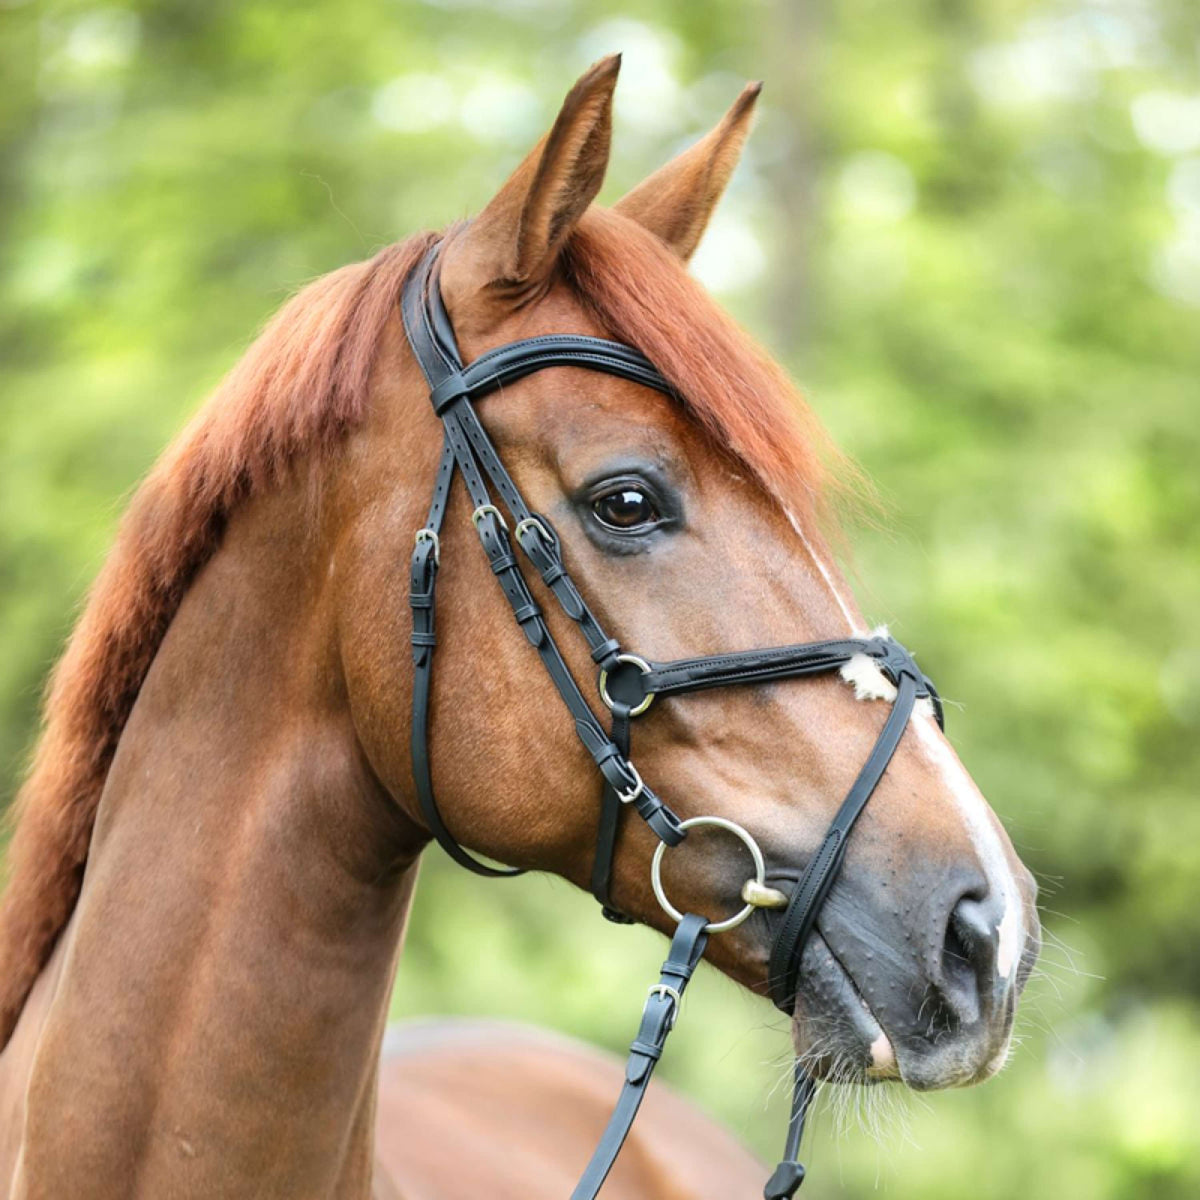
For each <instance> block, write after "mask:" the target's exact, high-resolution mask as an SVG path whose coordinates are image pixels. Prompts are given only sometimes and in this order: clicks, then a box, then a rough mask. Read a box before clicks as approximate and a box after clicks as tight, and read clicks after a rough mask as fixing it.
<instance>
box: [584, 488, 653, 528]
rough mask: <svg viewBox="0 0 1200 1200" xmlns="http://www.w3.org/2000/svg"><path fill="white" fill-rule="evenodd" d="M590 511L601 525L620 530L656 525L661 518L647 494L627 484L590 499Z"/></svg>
mask: <svg viewBox="0 0 1200 1200" xmlns="http://www.w3.org/2000/svg"><path fill="white" fill-rule="evenodd" d="M592 512H593V513H594V514H595V517H596V520H597V521H599V522H600V524H601V525H604V526H606V527H607V528H609V529H616V530H620V531H621V532H628V531H630V530H632V529H640V528H642V527H643V526H647V525H657V524H658V522H659V521H660V520H661V519H662V517H661V515H660V514H659V511H658V509H657V508H656V507H655V506H654V502H653V501H652V500H651V499H650V498H649V496H647V495H646V493H645V492H643V491H642V490H641V489H640V488H636V487H633V486H631V485H628V484H627V485H625V486H623V487H619V488H614V489H613V490H612V491H611V492H605V494H604V495H603V496H598V497H597V498H596V499H595V500H593V501H592Z"/></svg>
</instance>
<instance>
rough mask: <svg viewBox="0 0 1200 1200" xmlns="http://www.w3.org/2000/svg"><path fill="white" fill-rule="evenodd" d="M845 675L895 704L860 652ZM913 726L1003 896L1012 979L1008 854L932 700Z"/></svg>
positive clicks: (1020, 934) (1002, 962) (1020, 935)
mask: <svg viewBox="0 0 1200 1200" xmlns="http://www.w3.org/2000/svg"><path fill="white" fill-rule="evenodd" d="M788 520H789V521H790V522H791V524H792V528H793V529H794V530H795V531H796V534H797V536H798V537H799V538H800V540H801V541H802V542H803V543H804V548H805V549H806V550H807V551H808V553H809V557H810V558H811V559H812V560H813V562H814V563H815V564H816V568H817V570H818V571H819V572H820V574H821V578H822V579H823V580H824V581H825V583H826V586H827V587H828V588H829V591H830V593H831V595H832V596H833V599H834V600H835V601H836V603H837V606H838V608H840V609H841V611H842V615H843V616H844V617H845V618H846V624H847V625H848V626H849V627H850V635H851V637H866V636H867V633H866V630H865V629H864V628H863V627H862V626H861V625H860V624H859V623H858V622H857V621H856V620H855V619H854V613H853V610H852V609H851V608H850V606H849V604H847V603H846V601H845V600H844V599H843V597H842V596H841V594H840V593H839V592H838V589H837V586H836V584H835V583H834V581H833V574H832V573H831V572H830V570H829V568H828V567H826V566H825V564H824V563H823V562H822V561H821V559H820V558H819V557H818V555H817V553H816V551H815V550H814V549H813V546H812V543H811V542H810V541H809V540H808V538H806V537H805V536H804V530H803V529H801V528H800V525H799V523H798V522H797V521H796V519H795V517H793V516H792V514H791V513H788ZM875 633H876V634H877V635H880V636H886V635H887V626H880V627H879V628H878V629H877V630H875ZM840 673H841V676H842V678H843V679H844V680H846V682H847V683H849V684H852V685H853V687H854V695H855V698H856V699H858V700H889V701H890V700H894V699H895V698H896V689H895V687H894V686H893V685H892V683H891V682H890V681H889V680H888V679H887V677H886V676H885V675H884V674H883V672H882V671H880V670H879V668H878V667H877V666H876V665H875V663H874V661H873V660H872V659H871V658H869V657H868V656H867V655H865V654H863V655H858V654H856V655H855V656H854V657H853V658H852V659H851V660H850V661H849V662H848V663H846V665H845V666H844V667H842V669H841V672H840ZM912 726H913V729H914V731H915V732H916V735H917V741H918V744H919V746H920V749H921V751H922V752H923V753H924V755H925V757H926V759H927V760H928V761H929V762H931V763H932V765H933V766H934V767H936V768H937V770H938V773H939V774H940V775H941V777H942V781H943V782H944V783H945V785H946V787H947V789H948V790H949V792H950V794H951V795H952V796H953V797H954V798H955V800H956V801H957V802H958V807H959V810H960V811H961V813H962V815H963V820H964V821H965V822H966V826H967V831H968V833H969V834H970V836H971V844H972V845H973V846H974V847H975V853H976V854H977V855H978V856H979V862H980V865H981V866H982V867H983V870H984V874H985V876H986V878H987V881H988V887H989V888H991V889H994V891H995V894H996V895H998V896H999V897H1000V903H1001V906H1002V907H1001V910H1000V911H1001V917H1000V922H999V924H998V925H997V927H996V928H997V932H998V945H997V950H996V970H997V971H998V972H999V973H1000V976H1001V977H1002V978H1004V979H1008V978H1010V977H1011V975H1012V973H1013V970H1014V968H1015V967H1016V964H1017V959H1018V957H1019V954H1020V948H1021V946H1022V944H1023V942H1024V916H1023V913H1022V909H1021V902H1020V894H1019V892H1018V889H1017V881H1016V879H1015V878H1014V876H1013V873H1012V867H1011V866H1010V865H1009V861H1008V856H1007V855H1006V854H1005V853H1004V847H1003V846H1002V845H1001V842H1000V837H999V834H998V833H997V832H996V827H995V824H994V822H993V819H992V817H991V813H990V812H989V810H988V806H987V801H986V800H984V798H983V795H982V793H981V792H980V791H979V788H977V787H976V786H975V781H974V780H973V779H972V778H971V776H970V775H968V774H967V769H966V768H965V767H964V766H963V765H962V763H961V762H960V761H959V758H958V755H957V754H955V753H954V751H953V749H951V746H950V743H949V742H948V741H947V740H946V737H945V735H944V734H943V733H942V731H941V730H940V729H939V728H938V726H937V722H936V721H935V720H934V716H933V705H932V704H931V703H930V701H928V700H922V701H920V702H919V703H918V704H917V706H916V708H915V709H914V710H913V717H912Z"/></svg>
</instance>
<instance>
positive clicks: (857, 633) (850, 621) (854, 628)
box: [787, 513, 867, 637]
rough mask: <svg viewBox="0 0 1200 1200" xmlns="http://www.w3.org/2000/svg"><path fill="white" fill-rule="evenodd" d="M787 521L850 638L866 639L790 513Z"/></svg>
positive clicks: (829, 575)
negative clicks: (842, 618) (816, 572)
mask: <svg viewBox="0 0 1200 1200" xmlns="http://www.w3.org/2000/svg"><path fill="white" fill-rule="evenodd" d="M787 519H788V521H789V522H790V523H791V526H792V528H793V529H794V530H795V531H796V536H797V537H798V538H799V539H800V540H801V541H802V542H803V543H804V548H805V550H807V551H808V557H809V558H811V559H812V560H813V562H814V563H816V564H817V570H818V571H820V572H821V578H822V579H824V580H825V584H826V586H827V587H828V588H829V594H830V595H831V596H832V597H833V599H834V602H835V603H836V604H837V606H838V608H840V609H841V610H842V616H843V617H845V618H846V624H847V625H849V626H850V634H851V636H852V637H866V634H867V631H866V629H864V628H860V626H859V625H858V624H857V622H856V621H855V620H854V613H853V612H852V611H851V609H850V606H849V605H848V604H847V603H846V601H845V600H843V599H842V596H841V593H840V592H839V591H838V590H837V586H836V585H835V584H834V582H833V576H832V575H831V574H830V573H829V568H828V567H826V566H825V564H824V563H823V562H822V561H821V560H820V558H819V557H818V556H817V552H816V551H815V550H814V549H813V546H812V542H810V541H809V540H808V538H807V537H805V536H804V530H803V529H802V528H801V527H800V522H799V521H797V520H796V518H795V517H794V516H792V514H791V513H788V514H787Z"/></svg>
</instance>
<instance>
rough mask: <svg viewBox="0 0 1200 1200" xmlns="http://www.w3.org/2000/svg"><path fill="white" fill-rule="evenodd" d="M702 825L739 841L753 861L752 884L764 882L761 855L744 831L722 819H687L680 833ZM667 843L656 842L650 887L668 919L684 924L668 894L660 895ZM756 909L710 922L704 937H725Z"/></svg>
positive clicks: (756, 845)
mask: <svg viewBox="0 0 1200 1200" xmlns="http://www.w3.org/2000/svg"><path fill="white" fill-rule="evenodd" d="M702 825H711V826H712V827H713V828H714V829H724V830H725V831H726V833H732V834H733V836H734V837H736V838H738V839H739V840H740V841H741V843H742V845H743V846H745V847H746V849H747V850H749V851H750V857H751V858H752V859H754V882H755V883H757V884H758V885H759V886H760V887H761V886H762V885H763V883H764V882H765V880H766V876H767V868H766V864H765V863H764V862H763V856H762V851H761V850H760V849H759V848H758V843H757V842H756V841H755V840H754V839H753V838H752V837H751V836H750V834H749V833H748V832H747V831H746V830H745V829H743V828H742V827H741V826H740V825H739V824H738V823H737V822H736V821H728V820H726V819H725V818H724V817H689V818H688V819H687V820H686V821H681V822H680V824H679V828H680V829H695V828H697V827H699V826H702ZM666 850H667V843H666V842H659V843H658V847H657V848H656V849H655V851H654V858H653V859H652V860H651V862H650V884H651V886H652V887H653V888H654V895H655V897H656V899H657V900H658V902H659V904H661V905H662V907H663V912H665V913H666V914H667V916H669V917H671V918H672V919H674V920H676V921H682V920H683V913H681V912H680V911H679V909H677V908H676V907H675V905H673V904H672V903H671V902H670V900H668V899H667V893H666V892H665V891H663V882H662V860H663V855H664V854H665V853H666ZM756 907H757V906H756V905H753V904H747V905H746V907H745V908H743V909H742V910H741V911H740V912H736V913H734V914H733V916H732V917H730V918H729V919H728V920H725V921H709V923H708V924H707V925H706V926H705V927H704V929H705V932H707V933H724V932H725V930H727V929H736V928H737V926H739V925H740V924H741V923H742V922H743V921H744V920H745V919H746V918H747V917H748V916H749V915H750V914H751V913H752V912H753V911H754V909H755V908H756Z"/></svg>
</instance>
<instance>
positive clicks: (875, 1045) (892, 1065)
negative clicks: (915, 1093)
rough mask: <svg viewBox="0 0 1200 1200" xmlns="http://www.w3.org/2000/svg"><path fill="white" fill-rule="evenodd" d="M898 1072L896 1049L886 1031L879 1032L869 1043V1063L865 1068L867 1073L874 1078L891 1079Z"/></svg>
mask: <svg viewBox="0 0 1200 1200" xmlns="http://www.w3.org/2000/svg"><path fill="white" fill-rule="evenodd" d="M899 1073H900V1068H899V1066H898V1064H897V1063H896V1051H895V1049H894V1047H893V1046H892V1043H891V1039H890V1038H889V1037H888V1035H887V1034H886V1033H880V1035H879V1036H878V1037H877V1038H876V1039H875V1040H874V1041H873V1042H872V1043H871V1065H870V1067H868V1068H867V1074H869V1075H871V1076H872V1077H874V1078H875V1079H892V1078H895V1077H896V1076H898V1075H899Z"/></svg>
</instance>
